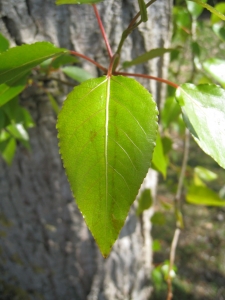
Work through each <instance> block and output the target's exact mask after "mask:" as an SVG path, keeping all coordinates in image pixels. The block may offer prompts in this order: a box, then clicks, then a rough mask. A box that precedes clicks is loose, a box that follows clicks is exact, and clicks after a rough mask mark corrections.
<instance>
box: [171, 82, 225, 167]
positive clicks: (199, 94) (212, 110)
mask: <svg viewBox="0 0 225 300" xmlns="http://www.w3.org/2000/svg"><path fill="white" fill-rule="evenodd" d="M176 99H177V101H178V103H179V104H180V106H181V109H182V113H183V119H184V122H185V124H186V126H187V127H188V129H189V130H190V132H191V133H192V135H193V137H194V139H195V141H196V142H197V143H198V145H199V146H200V147H201V148H202V150H203V151H205V152H206V153H207V154H208V155H210V156H211V157H212V158H213V159H214V160H215V161H216V162H217V163H218V164H219V165H220V166H222V167H223V168H225V155H224V153H225V134H224V133H225V105H224V99H225V90H224V89H222V88H220V87H219V86H216V85H210V84H202V85H198V86H195V85H194V84H188V83H187V84H183V85H181V87H179V88H178V89H177V91H176Z"/></svg>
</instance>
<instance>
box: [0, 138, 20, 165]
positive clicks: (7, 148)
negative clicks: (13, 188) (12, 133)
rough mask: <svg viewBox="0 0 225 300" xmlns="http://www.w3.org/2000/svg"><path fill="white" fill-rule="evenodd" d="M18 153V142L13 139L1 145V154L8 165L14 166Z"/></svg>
mask: <svg viewBox="0 0 225 300" xmlns="http://www.w3.org/2000/svg"><path fill="white" fill-rule="evenodd" d="M15 152H16V140H15V139H14V138H13V137H12V138H10V139H9V140H6V141H4V142H2V143H0V153H1V155H2V157H3V158H4V160H5V161H6V162H7V164H8V165H11V164H12V161H13V157H14V155H15Z"/></svg>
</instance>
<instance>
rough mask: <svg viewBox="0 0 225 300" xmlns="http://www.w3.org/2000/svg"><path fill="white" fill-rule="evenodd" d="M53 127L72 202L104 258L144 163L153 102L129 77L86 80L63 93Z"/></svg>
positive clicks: (153, 128) (150, 143)
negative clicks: (60, 106)
mask: <svg viewBox="0 0 225 300" xmlns="http://www.w3.org/2000/svg"><path fill="white" fill-rule="evenodd" d="M57 128H58V132H59V146H60V152H61V155H62V159H63V163H64V167H65V169H66V173H67V176H68V179H69V182H70V185H71V189H72V191H73V194H74V197H75V198H76V203H77V205H78V207H79V209H80V210H81V212H82V214H83V216H84V218H85V221H86V223H87V225H88V227H89V229H90V230H91V232H92V234H93V236H94V238H95V240H96V242H97V244H98V246H99V248H100V250H101V252H102V254H103V256H104V257H106V256H107V255H108V254H109V252H110V249H111V247H112V245H113V243H114V242H115V240H116V239H117V237H118V235H119V232H120V230H121V228H122V226H123V224H124V222H125V219H126V217H127V214H128V211H129V208H130V206H131V204H132V203H133V201H134V199H135V197H136V196H137V194H138V190H139V188H140V185H141V183H142V181H143V179H144V177H145V175H146V173H147V171H148V168H149V167H150V162H151V158H152V153H153V149H154V146H155V140H156V135H157V128H158V125H157V109H156V105H155V102H154V101H153V99H152V96H151V94H149V92H148V91H147V90H146V89H145V88H144V87H143V86H141V85H140V84H139V83H138V82H137V81H135V80H134V79H130V78H126V77H123V76H112V77H105V76H104V77H100V78H96V79H89V80H88V81H85V82H84V83H82V84H81V85H79V86H77V87H75V89H74V90H73V91H72V92H71V93H70V94H69V96H68V98H67V100H66V101H65V103H64V105H63V108H62V110H61V112H60V113H59V116H58V122H57Z"/></svg>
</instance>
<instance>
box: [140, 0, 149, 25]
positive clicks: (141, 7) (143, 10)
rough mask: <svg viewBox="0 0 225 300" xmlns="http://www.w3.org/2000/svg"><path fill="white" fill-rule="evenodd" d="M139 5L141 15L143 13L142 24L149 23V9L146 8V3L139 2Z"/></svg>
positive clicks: (142, 0) (141, 0)
mask: <svg viewBox="0 0 225 300" xmlns="http://www.w3.org/2000/svg"><path fill="white" fill-rule="evenodd" d="M138 4H139V9H140V13H141V21H142V22H146V21H148V13H147V8H146V5H145V1H144V0H138Z"/></svg>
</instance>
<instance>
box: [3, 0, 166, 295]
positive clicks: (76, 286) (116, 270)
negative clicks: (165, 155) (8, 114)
mask: <svg viewBox="0 0 225 300" xmlns="http://www.w3.org/2000/svg"><path fill="white" fill-rule="evenodd" d="M137 3H138V2H137V1H135V0H130V1H127V0H123V1H119V0H105V1H104V2H103V3H101V4H98V7H99V10H100V13H101V16H102V19H103V22H104V24H105V28H106V32H107V35H108V37H109V38H110V42H111V45H112V48H113V50H115V49H116V45H117V44H118V41H119V38H120V33H121V31H122V30H123V29H125V27H126V25H127V24H128V22H129V21H130V19H131V16H133V15H134V13H135V12H136V11H137V9H138V4H137ZM171 6H172V1H171V0H168V1H164V0H158V1H157V2H156V3H154V5H152V6H151V8H150V9H149V15H150V19H149V21H148V22H147V23H145V24H143V25H142V26H141V27H140V29H138V30H136V31H135V32H134V33H133V34H132V35H131V36H130V37H129V38H128V39H127V41H126V43H125V47H124V52H123V55H122V59H124V60H129V59H131V58H132V57H134V56H135V55H137V54H141V53H143V52H144V51H145V50H150V49H152V48H156V47H167V46H168V45H169V44H168V43H169V37H170V13H171ZM0 31H1V32H2V33H3V34H5V35H6V36H7V37H8V38H9V39H10V41H11V42H12V45H13V44H21V43H32V42H35V41H42V40H48V41H51V42H53V43H54V44H56V45H58V46H61V47H66V48H69V49H75V50H76V51H79V52H82V53H85V54H87V55H88V56H90V57H92V58H94V59H96V60H98V61H99V62H100V63H102V64H104V65H105V66H107V65H108V61H107V59H106V58H107V52H106V50H105V47H104V42H103V41H102V39H101V35H100V32H99V29H98V26H97V22H96V20H95V18H94V14H93V12H92V7H91V6H67V5H64V6H61V7H56V6H55V4H54V1H53V0H0ZM82 64H83V67H84V68H85V69H87V70H89V71H90V72H92V73H93V74H95V75H97V74H98V71H97V70H96V68H95V67H94V66H92V65H90V64H88V63H86V62H82ZM166 64H167V57H164V58H160V59H155V60H153V61H151V63H149V64H148V65H146V66H145V67H143V66H139V67H136V68H135V70H136V71H137V72H143V73H150V74H152V75H155V76H161V77H165V76H166V68H165V66H166ZM144 83H145V85H146V87H147V88H149V89H150V90H151V92H152V93H153V95H154V98H155V99H156V101H157V102H158V103H160V101H161V99H163V96H164V92H165V89H164V88H162V86H161V85H160V84H156V83H155V82H151V83H149V82H148V81H144ZM51 84H53V83H51ZM51 87H52V88H53V90H55V86H50V88H51ZM61 92H62V90H61ZM64 92H65V91H64ZM63 98H64V95H62V96H59V97H58V99H59V101H62V99H63ZM21 103H22V104H23V105H24V106H25V107H26V108H27V109H28V110H29V111H30V112H31V114H32V116H33V118H34V120H35V122H36V127H35V128H34V129H32V130H30V142H31V146H32V152H31V153H28V152H27V151H26V150H24V148H23V147H22V146H21V145H19V146H18V149H17V153H16V157H15V159H14V162H13V165H12V166H11V167H8V166H7V165H6V164H5V163H4V162H3V161H2V160H1V159H0V299H10V300H11V299H46V300H57V299H58V300H61V299H63V300H64V299H71V300H73V299H76V300H79V299H81V300H83V299H88V300H94V299H101V300H103V299H104V300H106V299H108V300H111V299H112V300H115V299H121V300H125V299H134V300H135V299H138V300H142V299H143V300H146V299H148V297H149V295H150V293H151V285H150V270H151V239H150V222H149V217H150V215H151V210H150V211H146V212H145V213H144V214H143V216H142V217H141V218H139V217H137V216H136V214H135V205H134V206H132V208H131V211H130V214H129V217H128V218H127V221H126V224H125V226H124V228H123V229H122V231H121V234H120V238H119V239H118V241H117V242H116V244H115V245H114V247H113V250H112V253H111V254H110V256H109V258H108V259H106V260H104V259H103V258H102V257H101V255H100V253H99V250H98V249H97V247H96V245H95V242H94V240H93V238H92V237H91V235H90V233H89V231H88V229H87V227H86V225H85V223H84V221H83V219H82V216H81V214H80V213H79V211H78V209H77V207H76V204H75V202H74V200H73V198H72V195H71V192H70V188H69V184H68V182H67V179H66V177H65V173H64V170H63V167H62V163H61V160H60V157H59V154H58V147H57V138H56V136H57V133H56V130H55V122H56V118H55V115H54V113H53V111H52V109H51V107H50V104H49V102H48V100H47V99H46V96H45V94H44V93H42V92H41V91H38V90H37V89H36V88H28V89H27V90H26V91H25V92H24V94H23V96H22V97H21ZM149 178H151V180H149ZM146 182H147V185H148V186H151V187H152V189H153V193H155V191H156V185H157V178H156V174H155V173H154V172H150V173H149V174H148V177H147V179H146Z"/></svg>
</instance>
